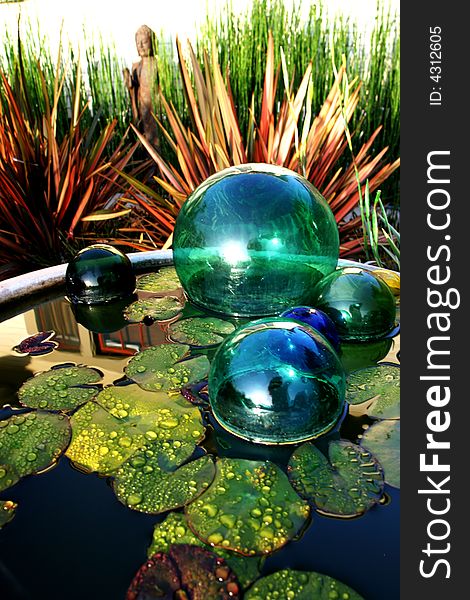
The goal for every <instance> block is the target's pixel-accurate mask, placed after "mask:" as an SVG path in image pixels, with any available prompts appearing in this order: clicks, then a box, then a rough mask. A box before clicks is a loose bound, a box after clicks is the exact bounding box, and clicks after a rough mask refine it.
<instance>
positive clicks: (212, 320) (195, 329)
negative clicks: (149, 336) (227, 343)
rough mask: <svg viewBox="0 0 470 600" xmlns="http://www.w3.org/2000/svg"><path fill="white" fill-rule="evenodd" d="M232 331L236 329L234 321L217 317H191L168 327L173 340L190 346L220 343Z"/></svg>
mask: <svg viewBox="0 0 470 600" xmlns="http://www.w3.org/2000/svg"><path fill="white" fill-rule="evenodd" d="M232 331H235V325H233V323H230V322H229V321H224V320H222V319H218V318H217V317H189V318H188V319H181V320H180V321H176V322H175V323H171V325H170V326H169V327H168V335H169V337H170V338H171V339H172V340H173V341H175V342H179V343H181V344H189V345H190V346H213V345H216V344H220V343H221V342H222V341H223V339H224V337H225V336H226V335H228V334H229V333H232Z"/></svg>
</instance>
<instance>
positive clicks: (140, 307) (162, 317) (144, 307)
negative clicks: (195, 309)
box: [124, 296, 183, 323]
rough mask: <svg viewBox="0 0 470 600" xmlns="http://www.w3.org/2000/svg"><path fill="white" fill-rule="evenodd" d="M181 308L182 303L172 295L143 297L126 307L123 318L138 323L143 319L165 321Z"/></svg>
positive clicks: (176, 313)
mask: <svg viewBox="0 0 470 600" xmlns="http://www.w3.org/2000/svg"><path fill="white" fill-rule="evenodd" d="M182 310H183V305H182V304H181V302H180V301H179V300H178V298H175V297H174V296H164V297H163V298H143V299H140V300H136V301H135V302H133V303H132V304H131V305H130V306H128V307H127V308H126V310H125V312H124V318H125V319H127V320H128V321H131V322H132V323H140V322H141V321H143V320H144V319H149V320H151V321H167V320H168V319H173V317H176V315H178V314H179V313H180V312H181V311H182Z"/></svg>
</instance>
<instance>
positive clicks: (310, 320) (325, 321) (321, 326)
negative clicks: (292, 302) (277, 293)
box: [281, 306, 339, 350]
mask: <svg viewBox="0 0 470 600" xmlns="http://www.w3.org/2000/svg"><path fill="white" fill-rule="evenodd" d="M281 317H286V318H287V319H295V320H296V321H302V323H306V324H307V325H310V327H313V328H314V329H316V330H317V331H318V332H319V333H321V334H322V335H323V336H324V337H326V339H327V340H328V341H329V342H330V343H331V345H332V346H333V348H334V349H335V350H339V335H338V332H337V331H336V326H335V324H334V323H333V321H332V320H331V319H330V317H329V316H328V315H327V314H326V313H324V312H323V311H321V310H318V309H317V308H312V307H310V306H295V307H294V308H289V309H288V310H286V311H284V312H283V313H281Z"/></svg>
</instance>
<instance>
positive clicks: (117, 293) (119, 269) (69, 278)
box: [65, 244, 136, 304]
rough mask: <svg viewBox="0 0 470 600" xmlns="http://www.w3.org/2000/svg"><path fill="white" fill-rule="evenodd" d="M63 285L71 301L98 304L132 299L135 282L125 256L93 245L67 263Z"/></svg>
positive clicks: (103, 246) (103, 245)
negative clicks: (130, 297)
mask: <svg viewBox="0 0 470 600" xmlns="http://www.w3.org/2000/svg"><path fill="white" fill-rule="evenodd" d="M65 285H66V290H67V295H68V297H69V298H70V300H71V301H72V302H84V303H85V304H100V303H103V302H111V301H113V300H118V299H124V298H127V297H129V296H131V295H132V294H133V292H134V290H135V285H136V280H135V275H134V271H133V270H132V264H131V261H130V260H129V258H128V257H127V256H126V255H125V254H123V253H122V252H121V251H120V250H117V249H116V248H113V246H108V245H106V244H95V245H93V246H89V247H88V248H84V249H83V250H81V251H80V252H79V253H78V254H77V255H76V256H74V258H73V259H72V260H71V261H70V263H69V264H68V266H67V271H66V273H65Z"/></svg>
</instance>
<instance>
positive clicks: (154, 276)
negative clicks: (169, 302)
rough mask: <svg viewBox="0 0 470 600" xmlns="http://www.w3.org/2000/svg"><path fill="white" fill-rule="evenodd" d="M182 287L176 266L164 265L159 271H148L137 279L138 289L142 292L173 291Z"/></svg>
mask: <svg viewBox="0 0 470 600" xmlns="http://www.w3.org/2000/svg"><path fill="white" fill-rule="evenodd" d="M180 287H181V283H180V280H179V278H178V275H177V274H176V270H175V268H174V267H162V268H161V269H160V270H159V271H158V273H147V274H146V275H143V276H142V277H139V279H138V280H137V289H138V290H140V291H142V292H154V293H157V294H158V293H160V292H171V291H173V290H177V289H178V288H180Z"/></svg>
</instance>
